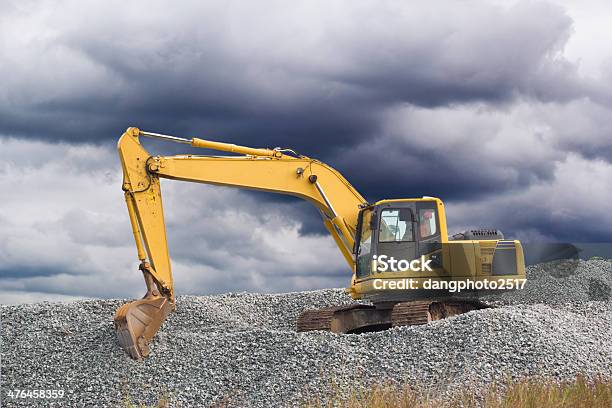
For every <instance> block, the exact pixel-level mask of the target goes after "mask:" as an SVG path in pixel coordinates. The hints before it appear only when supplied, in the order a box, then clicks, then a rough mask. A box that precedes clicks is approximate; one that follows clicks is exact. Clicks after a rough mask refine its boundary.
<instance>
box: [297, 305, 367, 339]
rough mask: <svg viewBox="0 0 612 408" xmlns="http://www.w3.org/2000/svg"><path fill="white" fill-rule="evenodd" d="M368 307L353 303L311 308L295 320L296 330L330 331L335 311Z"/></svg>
mask: <svg viewBox="0 0 612 408" xmlns="http://www.w3.org/2000/svg"><path fill="white" fill-rule="evenodd" d="M364 306H365V307H369V306H367V305H361V304H354V305H341V306H330V307H325V308H322V309H311V310H306V311H304V312H302V313H301V314H300V316H299V317H298V320H297V323H296V325H297V331H298V332H305V331H314V330H324V331H331V325H332V320H333V319H334V316H335V314H336V312H342V311H348V310H355V309H361V308H363V307H364Z"/></svg>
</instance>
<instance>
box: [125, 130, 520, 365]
mask: <svg viewBox="0 0 612 408" xmlns="http://www.w3.org/2000/svg"><path fill="white" fill-rule="evenodd" d="M141 137H150V138H155V139H161V140H165V141H170V142H175V143H183V144H187V145H190V146H192V147H196V148H203V149H209V150H216V151H222V152H229V153H234V154H237V156H230V155H225V156H210V155H190V154H188V155H175V156H152V155H150V154H149V153H148V152H147V151H146V150H145V149H144V147H143V146H142V144H141V143H140V138H141ZM118 150H119V156H120V158H121V165H122V167H123V191H124V192H125V202H126V204H127V209H128V214H129V218H130V222H131V225H132V231H133V234H134V239H135V242H136V248H137V251H138V259H139V260H140V267H139V269H140V270H141V271H142V273H143V275H144V281H145V284H146V288H147V291H146V294H145V296H144V297H143V298H142V299H140V300H136V301H134V302H131V303H127V304H125V305H123V306H121V307H120V308H119V309H118V310H117V312H116V314H115V318H114V321H115V328H116V331H117V336H118V339H119V343H120V345H121V346H122V347H123V348H124V349H125V351H126V352H127V353H128V354H129V355H130V356H131V357H132V358H134V359H138V360H139V359H142V358H144V357H146V356H147V355H148V354H149V344H150V342H151V340H152V338H153V337H154V336H155V334H156V332H157V331H158V330H159V328H160V327H161V325H162V324H163V322H164V321H165V319H166V318H167V316H168V315H169V314H170V312H172V311H173V310H174V309H175V294H174V286H173V277H172V272H171V266H170V256H169V253H168V244H167V239H166V227H165V223H164V210H163V206H162V196H161V190H160V179H162V178H164V179H173V180H181V181H191V182H198V183H206V184H214V185H220V186H231V187H240V188H245V189H253V190H261V191H268V192H273V193H280V194H288V195H292V196H296V197H299V198H302V199H304V200H307V201H309V202H310V203H311V204H313V205H314V206H315V207H316V208H317V209H318V211H319V212H320V214H321V218H322V221H323V224H324V226H325V228H326V229H327V230H328V231H329V233H330V234H331V236H332V238H333V239H334V241H335V243H336V245H337V246H338V249H339V250H340V252H341V253H342V255H343V256H344V258H345V259H346V262H347V263H348V266H349V268H350V269H351V271H352V278H351V284H350V287H349V288H348V289H347V292H348V293H349V294H350V295H351V297H352V298H353V299H355V300H358V299H363V300H365V301H366V302H354V303H353V304H349V305H341V306H333V307H328V308H324V309H318V310H306V311H303V312H302V314H301V315H300V316H299V317H298V320H297V322H296V329H297V330H298V331H309V330H328V331H332V332H335V333H361V332H365V331H375V330H383V329H386V328H389V327H392V326H402V325H415V324H425V323H427V322H429V321H432V320H438V319H441V318H444V317H447V316H453V315H457V314H460V313H464V312H467V311H470V310H475V309H481V308H484V307H486V306H485V304H484V303H482V302H480V301H479V300H478V294H479V293H481V292H482V290H483V285H482V284H483V282H484V283H487V282H506V284H507V287H506V289H513V288H516V287H517V286H518V284H516V285H515V284H513V283H512V282H515V283H516V282H518V281H521V280H524V278H525V262H524V256H523V249H522V246H521V244H520V242H519V241H516V240H505V239H504V237H503V234H501V232H500V231H497V230H494V229H491V230H487V229H478V230H469V231H466V232H464V233H462V234H458V235H455V236H453V237H451V238H449V237H448V232H447V226H446V215H445V211H444V204H443V203H442V201H441V200H440V199H438V198H434V197H422V198H410V199H389V200H381V201H378V202H375V203H368V202H367V201H366V200H365V199H364V198H363V197H362V196H361V195H360V194H359V192H357V190H356V189H355V188H354V187H353V186H352V185H351V184H350V183H349V182H348V181H347V180H346V179H345V178H344V177H343V176H342V175H341V174H340V173H339V172H338V171H336V170H335V169H333V168H331V167H330V166H328V165H327V164H325V163H322V162H320V161H318V160H314V159H311V158H309V157H306V156H303V155H300V154H298V153H296V152H295V151H293V150H291V149H282V148H274V149H268V148H250V147H244V146H238V145H235V144H229V143H221V142H213V141H208V140H204V139H199V138H192V139H185V138H180V137H175V136H168V135H163V134H159V133H152V132H145V131H142V130H139V129H138V128H135V127H130V128H128V129H127V130H126V132H125V133H124V134H123V135H122V136H121V138H120V139H119V142H118ZM271 227H273V226H271ZM281 268H282V265H279V272H280V269H281ZM458 282H459V283H460V282H463V283H465V285H464V287H465V288H467V289H466V290H464V291H463V292H462V294H460V295H458V294H457V292H454V291H452V290H449V287H453V286H452V285H449V284H452V283H458ZM468 283H469V284H470V285H471V286H470V285H469V284H468ZM479 283H480V286H479V285H478V284H479ZM455 287H456V286H455ZM487 288H488V287H486V288H485V289H487Z"/></svg>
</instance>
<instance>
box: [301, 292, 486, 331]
mask: <svg viewBox="0 0 612 408" xmlns="http://www.w3.org/2000/svg"><path fill="white" fill-rule="evenodd" d="M486 307H488V306H486V305H485V304H483V303H480V302H478V301H450V300H449V301H443V300H415V301H409V302H399V303H396V304H395V305H393V306H392V307H383V308H377V307H376V306H374V305H363V304H353V305H343V306H331V307H326V308H323V309H316V310H307V311H305V312H302V314H300V316H299V318H298V320H297V331H298V332H305V331H313V330H324V331H331V332H334V333H362V332H368V331H379V330H384V329H388V328H390V327H398V326H419V325H424V324H427V323H429V322H431V321H434V320H440V319H444V318H447V317H451V316H456V315H459V314H462V313H466V312H469V311H471V310H478V309H484V308H486Z"/></svg>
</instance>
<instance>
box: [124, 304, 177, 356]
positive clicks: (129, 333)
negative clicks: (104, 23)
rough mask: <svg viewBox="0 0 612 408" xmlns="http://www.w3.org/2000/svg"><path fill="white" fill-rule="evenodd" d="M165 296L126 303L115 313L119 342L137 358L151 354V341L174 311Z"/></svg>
mask: <svg viewBox="0 0 612 408" xmlns="http://www.w3.org/2000/svg"><path fill="white" fill-rule="evenodd" d="M172 309H173V307H172V304H171V303H170V302H169V301H168V299H166V298H165V297H159V298H153V299H141V300H136V301H134V302H130V303H126V304H125V305H123V306H121V307H120V308H119V309H117V312H116V313H115V330H116V332H117V338H118V339H119V344H120V345H121V347H123V349H124V350H125V351H126V352H127V353H128V355H129V356H130V357H132V358H133V359H135V360H142V359H143V358H144V357H146V356H148V355H149V343H150V341H151V339H152V338H153V337H154V336H155V333H157V331H158V330H159V328H160V327H161V325H162V324H163V323H164V320H166V317H167V316H168V314H169V313H170V312H171V311H172Z"/></svg>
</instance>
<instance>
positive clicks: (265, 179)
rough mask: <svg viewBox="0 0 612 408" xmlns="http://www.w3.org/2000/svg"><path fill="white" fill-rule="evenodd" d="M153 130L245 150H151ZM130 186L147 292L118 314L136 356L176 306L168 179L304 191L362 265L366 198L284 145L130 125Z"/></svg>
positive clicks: (123, 153)
mask: <svg viewBox="0 0 612 408" xmlns="http://www.w3.org/2000/svg"><path fill="white" fill-rule="evenodd" d="M141 136H145V137H153V138H158V139H165V140H168V141H173V142H178V143H184V144H190V145H191V146H193V147H200V148H205V149H213V150H218V151H225V152H231V153H236V154H239V156H199V155H198V156H196V155H179V156H167V157H162V156H151V155H150V154H149V153H148V152H147V151H146V150H145V149H144V147H143V146H142V145H141V143H140V137H141ZM118 150H119V156H120V158H121V164H122V167H123V175H124V179H123V190H124V192H125V201H126V204H127V208H128V214H129V216H130V222H131V225H132V231H133V234H134V240H135V242H136V248H137V252H138V258H139V260H140V262H141V263H140V270H141V271H142V272H143V274H144V279H145V283H146V285H147V292H146V294H145V296H144V298H143V299H141V300H139V301H136V302H133V303H130V304H126V305H124V306H123V307H122V308H120V309H119V310H118V311H117V313H116V316H115V325H116V328H117V332H118V335H119V341H120V343H121V345H122V346H123V348H124V349H126V351H128V353H129V354H130V356H132V357H133V358H136V359H141V358H142V357H144V356H146V355H147V354H148V344H149V342H150V340H151V338H152V337H153V336H154V334H155V332H156V331H157V329H158V328H159V327H160V326H161V324H162V322H163V320H164V319H165V318H166V316H167V315H168V314H169V313H170V311H172V310H173V309H174V285H173V278H172V271H171V265H170V256H169V253H168V244H167V238H166V227H165V223H164V212H163V205H162V196H161V190H160V178H166V179H174V180H182V181H191V182H199V183H207V184H215V185H222V186H232V187H239V188H246V189H253V190H262V191H268V192H274V193H280V194H288V195H293V196H296V197H300V198H302V199H305V200H307V201H309V202H310V203H312V204H313V205H314V206H315V207H316V208H317V209H318V210H319V211H320V213H321V216H322V220H323V223H324V225H325V227H326V229H327V230H328V231H329V232H330V234H331V235H332V237H333V238H334V241H335V243H336V244H337V246H338V248H339V249H340V251H341V253H342V254H343V256H344V258H345V259H346V261H347V263H348V264H349V267H351V269H354V258H353V255H352V250H353V245H354V239H355V231H356V224H357V215H358V211H359V208H360V206H364V205H367V203H366V202H365V199H364V198H363V197H362V196H361V195H360V194H359V193H358V192H357V190H355V188H353V186H351V184H350V183H349V182H348V181H347V180H346V179H345V178H344V177H342V175H341V174H340V173H338V172H337V171H336V170H334V169H333V168H331V167H329V166H328V165H326V164H324V163H321V162H319V161H317V160H313V159H310V158H308V157H305V156H300V155H297V154H295V152H292V151H286V152H287V154H286V153H284V152H283V150H281V149H256V148H250V147H243V146H237V145H233V144H228V143H220V142H211V141H207V140H203V139H198V138H193V139H183V138H177V137H174V136H166V135H161V134H158V133H151V132H142V131H140V130H139V129H137V128H129V129H128V130H127V131H126V132H125V133H124V134H123V135H122V136H121V138H120V139H119V142H118Z"/></svg>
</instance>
